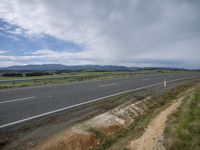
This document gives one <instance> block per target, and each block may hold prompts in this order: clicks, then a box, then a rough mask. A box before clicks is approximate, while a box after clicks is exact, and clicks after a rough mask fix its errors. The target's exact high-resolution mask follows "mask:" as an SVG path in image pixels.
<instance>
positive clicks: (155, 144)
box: [128, 97, 184, 150]
mask: <svg viewBox="0 0 200 150" xmlns="http://www.w3.org/2000/svg"><path fill="white" fill-rule="evenodd" d="M183 99H184V97H181V98H179V99H177V100H176V101H174V102H172V103H171V105H170V106H169V107H167V108H166V109H165V110H163V111H161V113H160V114H159V115H158V116H156V117H155V118H154V119H153V120H152V121H151V122H150V123H149V125H148V127H147V129H146V130H145V132H144V133H143V135H142V136H141V137H139V138H138V139H136V140H134V141H130V143H129V145H128V148H129V149H131V150H165V147H164V146H163V132H164V129H165V125H166V121H167V119H168V116H169V115H170V114H172V113H173V112H174V111H175V110H176V109H177V107H178V106H180V104H181V103H182V100H183Z"/></svg>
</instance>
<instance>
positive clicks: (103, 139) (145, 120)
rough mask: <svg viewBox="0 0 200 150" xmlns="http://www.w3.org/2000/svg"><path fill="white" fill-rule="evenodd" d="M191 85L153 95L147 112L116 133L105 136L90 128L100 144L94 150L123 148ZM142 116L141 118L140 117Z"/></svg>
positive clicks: (121, 149) (122, 149)
mask: <svg viewBox="0 0 200 150" xmlns="http://www.w3.org/2000/svg"><path fill="white" fill-rule="evenodd" d="M191 86H193V84H187V85H185V86H179V87H177V88H175V89H172V90H170V91H168V92H166V93H165V94H163V95H161V96H155V97H154V98H153V100H154V104H152V105H150V106H149V108H150V109H149V110H148V112H146V113H145V114H144V115H142V116H141V115H140V116H138V117H137V118H136V119H135V121H134V122H133V123H132V124H131V125H130V126H128V127H127V128H124V129H122V130H120V131H118V132H117V133H116V134H114V135H111V136H105V135H103V134H102V133H100V132H98V131H96V130H95V129H90V131H91V132H93V133H94V134H96V136H97V137H98V138H99V141H100V143H101V144H100V145H98V146H97V147H96V148H95V150H103V149H110V150H125V149H127V148H126V146H127V144H128V142H129V141H130V140H133V139H136V138H138V137H139V136H140V135H142V133H143V132H144V131H145V128H146V127H147V125H148V124H149V122H150V121H151V119H153V118H154V117H155V116H156V115H158V114H159V113H160V112H161V111H162V110H163V109H164V108H166V107H167V106H169V104H170V102H171V100H173V99H176V98H178V96H180V95H179V94H180V93H182V92H184V91H186V90H187V89H188V88H190V87H191ZM141 118H142V119H141Z"/></svg>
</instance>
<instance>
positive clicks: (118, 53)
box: [0, 0, 200, 67]
mask: <svg viewBox="0 0 200 150" xmlns="http://www.w3.org/2000/svg"><path fill="white" fill-rule="evenodd" d="M198 4H199V1H198V0H197V1H195V0H191V1H190V2H188V1H186V0H185V1H184V0H183V1H178V0H168V1H160V0H152V1H148V2H147V1H144V0H126V1H124V0H109V1H107V0H101V1H99V0H95V1H93V0H85V1H82V0H58V1H53V0H34V1H33V0H29V1H27V0H9V1H8V0H1V3H0V18H2V19H4V20H5V21H7V22H8V23H11V24H15V25H18V26H19V27H21V28H22V29H23V30H25V32H26V34H28V35H29V36H32V37H34V36H40V35H42V34H48V35H50V36H53V37H55V38H58V39H62V40H65V41H72V42H74V43H78V44H84V45H86V48H85V50H84V51H82V52H78V53H70V52H58V51H56V50H38V51H36V52H33V53H32V55H33V56H21V57H20V56H18V57H15V56H13V57H14V58H12V59H15V60H16V61H18V59H25V60H27V59H30V60H32V59H35V55H37V60H38V61H42V59H46V60H47V61H46V62H48V61H49V62H54V63H58V62H61V63H64V64H68V65H70V64H74V65H76V64H84V63H93V64H114V65H128V66H134V65H138V66H151V65H154V66H170V65H171V66H174V67H200V59H198V58H197V57H198V56H199V55H200V51H199V50H198V48H199V43H200V37H199V35H200V30H199V26H200V21H199V20H200V13H199V10H200V9H199V7H198V6H199V5H198ZM19 33H20V31H19ZM39 58H40V60H39ZM0 59H2V58H0Z"/></svg>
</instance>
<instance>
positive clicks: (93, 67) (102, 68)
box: [0, 64, 187, 72]
mask: <svg viewBox="0 0 200 150" xmlns="http://www.w3.org/2000/svg"><path fill="white" fill-rule="evenodd" d="M139 70H152V71H156V70H187V69H184V68H170V67H168V68H167V67H144V68H143V67H125V66H113V65H105V66H101V65H76V66H66V65H62V64H42V65H24V66H10V67H5V68H0V71H28V72H29V71H63V72H79V71H139Z"/></svg>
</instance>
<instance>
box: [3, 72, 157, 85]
mask: <svg viewBox="0 0 200 150" xmlns="http://www.w3.org/2000/svg"><path fill="white" fill-rule="evenodd" d="M91 75H105V76H99V77H95V76H94V77H92V76H91ZM144 75H147V74H146V73H145V72H141V73H139V74H136V73H134V72H80V73H62V74H60V75H58V74H55V75H47V76H32V77H0V80H19V79H20V80H24V79H33V80H34V79H43V78H54V77H55V78H57V77H68V76H91V77H82V78H68V79H49V80H34V82H33V81H26V82H15V83H12V82H11V83H0V89H5V88H14V87H24V86H34V85H47V84H60V83H69V82H78V81H84V80H103V79H115V78H126V77H135V76H144ZM148 75H155V74H153V73H148ZM156 75H158V74H156Z"/></svg>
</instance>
